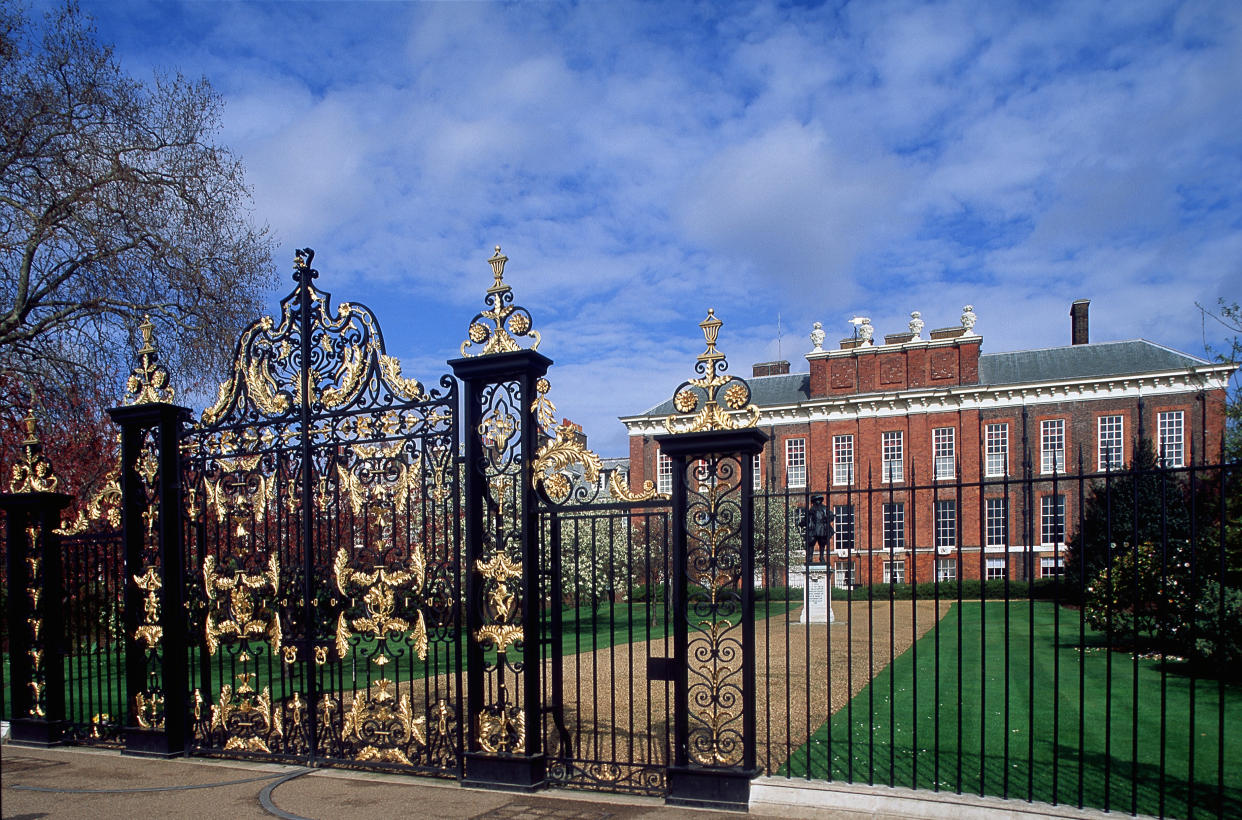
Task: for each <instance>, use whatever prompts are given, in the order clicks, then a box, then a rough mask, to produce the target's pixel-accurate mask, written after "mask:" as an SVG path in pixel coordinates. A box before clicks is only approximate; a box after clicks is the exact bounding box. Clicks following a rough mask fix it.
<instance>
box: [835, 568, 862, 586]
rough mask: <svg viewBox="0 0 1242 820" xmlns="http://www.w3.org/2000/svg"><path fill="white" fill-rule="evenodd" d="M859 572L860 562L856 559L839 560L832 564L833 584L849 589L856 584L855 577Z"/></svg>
mask: <svg viewBox="0 0 1242 820" xmlns="http://www.w3.org/2000/svg"><path fill="white" fill-rule="evenodd" d="M857 572H858V564H857V563H856V562H854V561H837V562H836V563H835V564H833V565H832V584H833V586H835V587H836V588H837V589H849V588H851V587H852V586H854V577H855V574H856V573H857Z"/></svg>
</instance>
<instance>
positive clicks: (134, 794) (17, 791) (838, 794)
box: [0, 743, 1117, 820]
mask: <svg viewBox="0 0 1242 820" xmlns="http://www.w3.org/2000/svg"><path fill="white" fill-rule="evenodd" d="M0 787H2V788H0V797H2V802H0V805H2V806H3V817H4V818H6V820H35V819H36V818H81V817H89V818H91V820H134V819H135V818H145V817H161V818H169V820H177V818H204V817H220V818H229V819H230V820H233V819H234V818H236V819H237V820H250V819H253V820H270V818H272V817H273V816H275V817H281V818H284V819H285V820H298V819H299V818H302V819H307V818H308V819H309V820H352V819H353V818H359V819H360V820H361V818H366V820H374V819H375V818H377V817H392V816H406V817H418V818H444V820H454V819H455V818H497V820H543V818H558V820H559V819H561V818H565V819H568V818H574V820H579V819H580V820H631V819H633V818H648V817H652V818H655V817H658V818H686V820H711V819H712V818H719V819H720V820H725V819H726V818H728V819H729V820H737V817H738V815H737V814H731V813H722V812H713V811H699V810H694V809H679V808H671V807H667V806H665V805H664V804H663V802H662V801H660V800H658V799H655V798H643V797H627V796H622V795H609V794H596V793H587V792H572V791H559V790H558V791H544V792H539V793H537V794H534V795H517V794H510V793H506V792H495V791H486V790H481V789H467V788H463V787H461V786H459V785H457V784H456V783H455V782H453V781H437V780H432V779H427V778H417V777H408V776H402V775H389V774H373V773H367V772H351V771H343V770H334V769H313V770H309V771H308V770H306V769H304V768H301V767H297V766H281V765H275V764H256V763H249V762H242V761H226V760H205V759H201V758H191V759H178V760H151V759H145V758H135V757H126V756H124V755H122V754H120V753H119V752H116V751H111V750H103V749H88V748H80V747H60V748H53V749H32V748H27V747H19V746H13V745H11V744H8V743H6V744H4V745H3V746H2V747H0ZM753 792H754V796H753V798H752V804H751V810H750V814H751V816H753V817H759V818H778V817H779V818H785V819H786V820H788V819H789V818H805V819H806V820H855V819H856V818H863V817H878V818H885V819H886V820H895V818H948V817H952V818H966V819H968V820H976V819H977V820H993V819H994V818H1014V819H1015V820H1017V819H1018V818H1023V820H1041V819H1042V818H1048V817H1071V818H1093V819H1094V818H1106V817H1110V815H1105V814H1102V813H1098V812H1076V811H1073V810H1068V811H1066V810H1064V809H1061V808H1059V807H1058V808H1053V807H1051V806H1039V805H1030V804H1025V803H1015V804H1010V803H1006V802H1003V801H999V800H992V799H980V798H970V797H965V798H963V797H960V796H956V795H931V794H924V793H914V792H903V791H901V790H897V789H882V788H866V787H852V786H838V785H829V784H821V785H817V786H808V785H807V784H805V783H802V782H800V781H787V780H783V779H776V778H765V779H762V780H760V781H759V782H757V783H756V786H755V787H754V789H753ZM1116 816H1117V815H1115V814H1114V815H1111V817H1114V818H1115V817H1116Z"/></svg>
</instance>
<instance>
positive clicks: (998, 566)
mask: <svg viewBox="0 0 1242 820" xmlns="http://www.w3.org/2000/svg"><path fill="white" fill-rule="evenodd" d="M1006 575H1008V570H1007V569H1006V568H1005V559H1004V558H989V559H988V564H987V578H988V580H989V581H991V580H993V579H995V578H1004V577H1005V576H1006Z"/></svg>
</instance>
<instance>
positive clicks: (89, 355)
mask: <svg viewBox="0 0 1242 820" xmlns="http://www.w3.org/2000/svg"><path fill="white" fill-rule="evenodd" d="M220 111H221V99H220V97H219V96H218V95H217V94H216V93H215V92H214V91H213V90H212V88H211V86H210V84H209V83H208V82H207V81H206V80H205V79H203V80H197V81H191V80H187V79H186V78H184V77H182V76H180V75H176V76H157V77H155V79H154V81H153V82H151V83H144V82H141V81H139V80H136V79H134V78H132V77H130V76H129V75H127V74H125V73H124V72H123V71H122V69H121V67H120V66H119V65H118V63H117V62H116V60H115V59H114V57H113V54H112V50H111V48H110V47H108V46H106V45H102V44H100V43H99V42H97V40H96V33H95V30H94V28H93V24H92V23H91V21H90V20H89V19H88V18H87V17H86V16H85V15H83V13H82V12H81V11H80V10H79V8H78V7H77V5H76V4H74V3H72V2H70V3H68V4H66V5H65V6H63V7H62V8H60V9H58V10H55V11H53V12H50V13H49V14H48V15H47V16H46V18H45V19H44V20H43V21H42V22H41V23H38V22H35V21H33V20H31V19H30V18H29V17H28V16H27V15H26V13H25V12H24V10H23V9H22V8H21V6H20V5H19V4H18V3H3V4H0V367H2V368H3V371H4V372H6V373H8V374H11V375H12V376H14V377H16V378H18V379H20V380H21V381H22V382H23V383H24V385H25V386H26V387H27V388H32V389H37V390H38V391H39V392H40V393H41V394H43V395H44V396H47V397H57V398H55V399H53V398H49V399H48V400H47V401H46V402H45V404H47V405H48V407H49V408H56V407H57V406H59V404H60V403H61V401H60V400H62V399H69V398H72V397H73V395H75V394H74V393H73V391H76V395H81V396H98V395H100V394H103V395H110V396H113V397H115V396H116V394H117V393H118V392H119V390H118V388H119V385H120V383H121V382H122V381H123V380H124V378H125V376H126V375H127V374H128V371H129V367H130V361H131V357H132V355H133V350H134V349H135V342H136V327H137V325H138V323H139V322H140V321H141V318H142V316H143V315H144V314H150V315H151V316H152V319H153V320H154V321H155V324H156V326H157V328H158V331H157V333H158V336H159V338H160V342H161V354H162V356H163V359H164V360H165V362H166V363H167V364H168V365H169V366H170V369H171V370H172V372H173V373H174V374H175V379H176V381H177V383H178V384H179V386H181V387H182V388H186V387H193V386H198V385H202V384H205V383H207V382H209V381H213V380H214V379H215V378H216V377H217V376H218V375H219V373H220V372H221V371H222V370H223V367H224V364H225V363H226V362H227V360H228V358H229V356H230V353H231V351H232V346H233V342H234V339H235V337H236V331H237V330H238V329H240V327H241V326H242V325H243V324H244V323H245V322H246V321H247V320H249V319H250V318H252V317H253V316H254V315H255V314H256V312H257V310H258V308H259V297H260V295H261V293H262V291H263V290H264V289H265V288H266V287H267V286H268V285H269V284H270V283H271V282H272V272H273V271H272V265H271V252H272V241H271V239H270V238H269V236H268V233H267V229H266V227H256V226H255V225H253V224H252V222H251V220H250V213H249V207H250V192H249V189H248V188H247V187H246V185H245V180H244V177H243V171H242V166H241V163H240V162H239V161H238V159H237V158H236V157H235V156H234V155H233V154H232V153H230V152H229V150H228V149H227V148H224V147H222V146H219V145H217V144H216V143H215V142H214V140H213V138H214V135H215V133H216V132H217V130H218V128H219V117H220ZM49 445H54V442H49Z"/></svg>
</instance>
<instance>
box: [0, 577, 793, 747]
mask: <svg viewBox="0 0 1242 820" xmlns="http://www.w3.org/2000/svg"><path fill="white" fill-rule="evenodd" d="M793 603H794V604H795V605H800V604H801V602H800V601H798V602H793ZM789 606H790V604H789V603H787V602H785V601H773V602H772V603H771V604H770V605H769V606H768V608H767V609H764V608H763V604H762V603H761V604H759V605H757V606H756V610H757V611H756V617H758V618H764V617H769V616H770V615H776V614H780V613H782V612H784V611H785V610H786V609H787V608H788V607H789ZM545 617H548V616H547V614H546V613H545ZM561 618H562V635H561V651H562V652H563V653H564V655H565V656H566V657H568V656H572V655H578V654H582V653H586V652H594V651H596V650H599V649H606V648H608V647H610V646H615V645H617V644H628V643H635V642H641V641H647V640H653V639H660V638H663V637H664V636H666V635H668V634H671V630H672V627H671V624H670V622H669V619H668V618H667V617H666V613H665V608H664V606H663V604H660V603H656V604H650V605H649V604H647V603H643V602H616V603H606V604H603V605H602V606H600V607H599V608H592V607H589V606H584V607H577V608H573V607H569V608H564V609H562V610H561ZM732 620H733V621H734V622H735V623H736V621H737V617H736V616H734V617H733V618H732ZM455 643H456V645H455V646H454V642H448V643H446V642H434V641H433V642H432V643H431V646H430V647H429V654H428V658H427V661H425V662H424V661H420V660H418V659H417V658H412V657H411V656H410V654H409V653H410V650H409V648H408V647H407V648H405V654H404V658H402V659H400V660H397V659H394V662H395V664H396V665H395V666H392V665H389V666H386V667H385V672H386V674H387V675H388V676H389V677H393V676H394V675H397V676H398V677H399V679H400V680H402V681H408V680H421V679H423V678H425V677H426V676H427V675H428V674H429V673H431V674H445V673H451V672H452V671H453V666H452V663H453V661H452V658H453V657H454V655H455V653H463V654H462V655H461V657H462V658H463V663H464V657H465V656H464V652H465V639H464V637H460V636H459V638H458V640H457V641H456V642H455ZM254 645H255V647H262V648H261V649H259V651H257V652H255V653H254V654H255V655H256V658H257V659H258V665H257V666H258V672H259V676H258V679H257V680H256V682H255V683H256V686H257V687H258V688H259V689H262V688H263V687H264V686H271V689H272V697H273V698H274V699H275V700H280V699H282V698H283V697H285V682H284V681H282V679H281V675H280V673H279V671H278V669H279V665H278V664H277V663H275V662H274V661H269V658H268V655H269V650H268V649H267V647H266V646H264V645H263V644H262V643H261V642H259V641H256V642H254ZM375 645H376V641H375V640H374V639H371V638H367V639H364V640H363V641H362V643H361V644H360V645H359V646H358V647H357V648H356V649H354V650H351V651H350V652H349V654H347V655H346V656H345V658H344V659H343V660H342V661H341V662H340V664H339V665H337V664H335V663H333V664H329V665H326V666H323V667H317V668H318V669H319V670H320V676H321V678H320V686H321V687H322V688H325V689H332V690H336V689H337V688H338V687H340V688H344V689H346V690H351V689H356V688H357V689H364V688H366V687H367V686H368V685H369V683H370V682H371V681H373V680H375V679H376V678H378V677H379V674H378V672H377V670H376V668H375V667H374V666H372V667H371V673H372V674H371V675H370V677H369V678H368V677H367V671H368V670H367V666H368V663H369V659H370V658H371V657H373V656H374V654H375ZM389 646H390V647H393V648H396V647H400V646H401V642H399V641H392V642H389ZM389 654H391V652H390V653H389ZM198 657H199V656H198V650H197V649H196V648H191V649H190V663H191V666H192V667H193V668H194V669H195V670H196V669H197V666H196V665H197V663H198V661H197V659H198ZM484 657H485V659H486V660H487V661H488V662H489V663H494V662H495V660H496V653H495V651H494V650H493V651H490V652H487V653H486V654H485V655H484ZM520 657H521V655H520V653H515V652H512V651H511V652H510V660H520ZM223 658H225V656H224V655H217V656H215V657H214V658H213V659H212V662H211V681H210V683H209V684H208V685H207V686H206V687H204V688H205V689H209V690H211V691H216V690H218V688H219V686H220V685H221V684H222V683H232V682H233V680H232V676H233V674H234V673H235V672H237V671H241V669H240V667H237V668H236V669H234V668H233V667H232V665H231V663H230V661H229V660H227V659H224V660H223V665H222V666H221V663H220V660H221V659H223ZM333 659H334V660H335V657H333ZM254 668H255V667H251V669H252V670H253V669H254ZM396 668H399V669H400V671H399V672H396V671H394V670H395V669H396ZM65 670H66V674H67V675H69V676H72V677H73V678H74V679H75V680H76V681H78V682H79V685H76V686H75V687H74V688H73V689H72V691H71V692H70V693H69V698H68V703H69V705H70V708H71V711H72V714H71V715H70V719H71V721H73V722H77V723H87V722H89V721H90V719H91V717H92V716H93V715H94V714H98V713H99V712H108V713H110V714H112V715H114V716H116V715H118V714H119V710H120V702H121V691H122V690H123V688H124V669H123V666H122V665H121V664H118V663H116V662H115V658H114V657H113V656H112V655H110V654H109V655H106V656H86V657H74V658H71V659H67V660H66V661H65ZM92 675H93V676H95V677H96V678H97V680H96V681H94V682H92V683H87V679H88V677H90V676H92ZM332 675H338V676H339V677H340V678H341V679H342V680H333V679H332V678H331V676H332ZM196 676H197V672H193V673H192V679H193V677H196ZM109 680H110V682H111V687H109V686H108V685H107V683H108V682H109ZM8 685H9V659H8V656H7V654H6V655H5V656H4V658H3V686H4V695H3V701H4V708H3V710H2V711H3V716H4V718H5V719H8V717H9V711H10V709H9V700H10V698H9V696H8V695H9V691H8ZM196 685H201V684H196Z"/></svg>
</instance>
